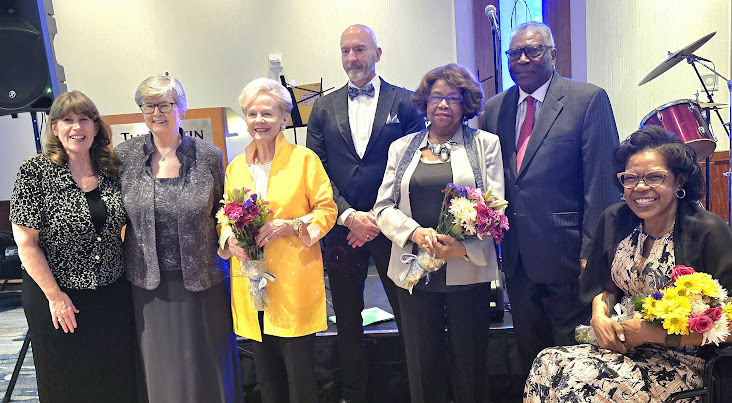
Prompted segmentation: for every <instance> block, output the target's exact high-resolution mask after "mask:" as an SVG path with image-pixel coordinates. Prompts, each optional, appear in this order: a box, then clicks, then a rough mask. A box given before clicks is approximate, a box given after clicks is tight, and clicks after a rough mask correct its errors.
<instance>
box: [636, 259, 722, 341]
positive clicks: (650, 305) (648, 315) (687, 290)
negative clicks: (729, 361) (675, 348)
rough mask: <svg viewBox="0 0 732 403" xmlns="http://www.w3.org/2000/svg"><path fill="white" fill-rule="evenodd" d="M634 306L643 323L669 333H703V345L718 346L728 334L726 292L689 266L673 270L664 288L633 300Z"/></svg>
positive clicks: (707, 276) (715, 281) (716, 283)
mask: <svg viewBox="0 0 732 403" xmlns="http://www.w3.org/2000/svg"><path fill="white" fill-rule="evenodd" d="M672 283H673V284H672ZM633 304H634V306H635V309H636V311H639V312H640V313H641V315H642V316H643V319H644V320H646V321H648V322H650V323H652V324H653V325H656V326H663V328H664V329H666V330H667V331H668V334H678V335H685V334H689V333H690V332H692V333H699V334H703V335H704V338H703V339H702V345H704V344H711V343H714V344H716V345H719V343H720V342H724V341H725V339H726V338H727V336H728V335H729V323H730V320H732V300H730V299H729V298H728V297H727V290H725V289H724V288H723V287H722V286H720V285H719V283H718V282H717V280H715V279H713V278H712V276H710V275H709V274H706V273H697V272H695V271H694V269H692V268H691V267H686V266H681V265H679V266H676V267H674V268H673V271H672V274H671V281H669V283H668V284H666V286H665V287H664V288H662V289H661V290H659V291H656V292H654V293H653V294H651V295H649V296H647V297H645V298H644V297H638V298H636V299H635V300H634V301H633Z"/></svg>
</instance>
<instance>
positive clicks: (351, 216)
mask: <svg viewBox="0 0 732 403" xmlns="http://www.w3.org/2000/svg"><path fill="white" fill-rule="evenodd" d="M349 218H350V219H351V221H350V222H349V223H348V225H346V228H348V229H351V224H353V220H354V219H355V218H356V211H355V210H354V211H353V212H352V213H351V214H349V215H348V217H346V219H345V220H343V223H344V224H345V223H346V221H348V219H349Z"/></svg>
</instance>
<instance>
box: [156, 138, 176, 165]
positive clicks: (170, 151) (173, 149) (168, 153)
mask: <svg viewBox="0 0 732 403" xmlns="http://www.w3.org/2000/svg"><path fill="white" fill-rule="evenodd" d="M179 145H180V137H178V144H176V145H175V147H173V148H171V149H170V150H168V152H167V153H165V155H163V154H162V153H161V152H160V150H159V149H158V148H157V147H155V150H156V151H157V152H158V154H160V162H165V157H167V156H169V155H170V153H172V152H173V151H175V150H177V149H178V146H179Z"/></svg>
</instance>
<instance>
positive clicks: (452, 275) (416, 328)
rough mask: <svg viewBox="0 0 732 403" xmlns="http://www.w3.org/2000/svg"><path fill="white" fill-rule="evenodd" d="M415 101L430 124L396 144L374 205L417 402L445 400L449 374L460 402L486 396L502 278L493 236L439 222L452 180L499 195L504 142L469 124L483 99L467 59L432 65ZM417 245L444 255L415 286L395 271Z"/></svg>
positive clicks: (410, 383) (390, 149)
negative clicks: (387, 249)
mask: <svg viewBox="0 0 732 403" xmlns="http://www.w3.org/2000/svg"><path fill="white" fill-rule="evenodd" d="M412 102H413V103H414V105H415V107H416V108H417V110H419V111H420V113H422V114H423V115H426V117H427V120H428V121H429V122H430V124H429V126H428V127H427V128H426V129H425V130H423V131H421V132H418V133H413V134H410V135H408V136H405V137H403V138H401V139H399V140H397V141H395V142H394V143H392V145H391V147H390V148H389V160H388V162H387V167H386V172H385V174H384V181H383V183H382V185H381V188H380V189H379V196H378V199H377V202H376V204H375V206H374V213H375V214H376V222H377V224H378V226H379V228H380V229H381V231H382V232H383V233H384V235H386V236H387V237H388V238H389V239H391V240H392V250H391V258H390V261H389V272H388V275H389V277H390V278H391V279H392V280H393V281H394V282H395V283H396V284H397V285H398V286H400V287H401V288H400V289H399V307H400V309H401V312H402V324H403V329H402V331H403V333H404V341H405V346H406V357H407V367H408V373H409V385H410V392H411V396H412V401H413V402H432V401H434V402H445V401H447V400H448V398H447V390H448V388H447V375H448V373H449V375H450V379H451V380H452V390H453V394H454V398H455V401H456V402H477V401H483V400H485V398H486V390H485V385H484V384H485V382H484V380H485V361H486V347H487V338H486V334H487V331H488V328H489V326H490V319H489V315H488V314H487V313H488V308H489V299H488V297H489V293H490V284H489V283H490V281H492V280H496V279H497V277H498V263H497V258H496V249H495V243H494V241H493V239H491V238H490V237H486V238H484V239H483V240H480V239H477V238H469V239H465V240H463V241H458V240H456V239H454V238H452V237H450V236H448V235H442V234H438V233H437V231H436V230H435V228H436V227H437V222H438V219H439V215H440V210H441V206H442V201H443V197H444V194H443V193H442V190H443V189H445V187H446V186H447V184H448V183H454V184H455V185H457V186H461V187H462V186H470V187H475V188H480V189H481V190H482V191H486V190H490V191H491V192H492V194H493V195H494V196H495V197H499V198H503V194H504V179H503V178H504V177H503V163H502V159H501V147H500V143H499V140H498V137H497V136H496V135H494V134H490V133H487V132H483V131H480V130H476V129H472V128H470V127H468V125H467V120H468V119H470V118H472V117H474V116H475V115H476V114H477V113H478V112H479V111H480V110H481V109H482V107H483V102H484V101H483V91H482V90H481V88H480V85H479V84H478V82H477V81H476V79H475V77H473V75H472V74H471V73H470V72H469V71H467V70H466V69H465V68H464V67H462V66H460V65H458V64H448V65H446V66H442V67H438V68H436V69H434V70H432V71H430V72H429V73H427V75H426V76H425V77H424V78H423V79H422V82H421V84H420V85H419V87H418V88H417V90H416V91H415V93H414V95H413V96H412ZM419 248H421V249H424V250H426V251H427V252H428V253H429V254H430V255H433V256H434V257H436V258H441V259H446V260H447V263H446V265H445V267H443V268H440V269H439V270H437V271H435V272H433V273H431V274H430V276H429V281H427V277H425V278H423V279H422V280H420V281H419V283H417V284H416V285H415V286H414V289H413V293H412V294H410V293H409V292H408V291H407V290H406V289H405V288H404V286H403V285H402V284H401V282H400V281H399V279H398V275H399V273H400V272H402V271H403V270H405V269H407V268H408V264H407V263H403V262H402V261H401V260H400V257H401V256H402V255H403V254H407V253H415V254H416V253H417V252H418V251H419ZM445 328H447V331H448V340H449V343H447V345H445V344H446V343H445V340H446V339H445V334H444V331H445ZM445 352H447V356H446V355H445ZM448 368H449V372H448V370H447V369H448Z"/></svg>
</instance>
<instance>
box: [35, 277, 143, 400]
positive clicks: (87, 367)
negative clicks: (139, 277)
mask: <svg viewBox="0 0 732 403" xmlns="http://www.w3.org/2000/svg"><path fill="white" fill-rule="evenodd" d="M61 290H62V291H63V292H65V293H66V294H67V295H68V296H69V298H71V301H72V302H73V303H74V305H75V306H76V308H77V309H78V310H79V313H78V314H76V323H77V325H78V327H77V328H76V329H75V331H74V333H64V331H63V330H62V329H61V328H60V327H59V329H54V327H53V322H51V313H50V311H49V307H48V299H47V298H46V296H45V294H43V291H41V289H40V287H38V284H36V282H35V281H33V279H32V278H31V277H30V276H29V275H28V273H26V272H25V270H24V271H23V295H22V297H23V309H24V310H25V316H26V318H27V320H28V330H29V332H30V338H31V348H32V351H33V361H34V362H35V367H36V378H37V382H38V396H39V398H40V401H41V402H54V403H57V402H75V403H79V402H120V403H122V402H136V401H137V388H136V375H135V354H136V348H135V333H134V329H135V326H134V320H133V318H134V316H133V311H132V296H131V292H130V284H129V282H128V281H127V280H126V279H125V278H124V277H122V278H120V279H118V280H117V281H115V282H114V283H112V284H110V285H107V286H104V287H99V288H97V289H95V290H74V289H66V288H63V287H62V288H61Z"/></svg>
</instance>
